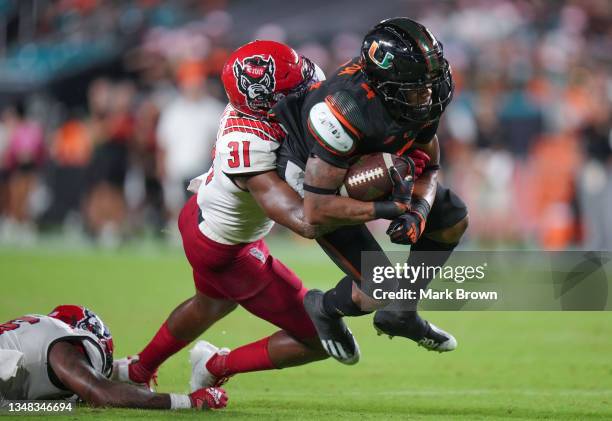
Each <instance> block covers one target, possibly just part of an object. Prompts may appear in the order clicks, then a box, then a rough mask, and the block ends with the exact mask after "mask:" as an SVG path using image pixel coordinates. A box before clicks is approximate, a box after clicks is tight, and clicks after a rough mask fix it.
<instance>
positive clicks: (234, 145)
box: [227, 140, 251, 168]
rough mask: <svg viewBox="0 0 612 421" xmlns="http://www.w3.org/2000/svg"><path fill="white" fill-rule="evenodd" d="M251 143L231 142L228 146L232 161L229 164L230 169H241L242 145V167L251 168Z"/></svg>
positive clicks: (246, 141)
mask: <svg viewBox="0 0 612 421" xmlns="http://www.w3.org/2000/svg"><path fill="white" fill-rule="evenodd" d="M250 143H251V142H249V141H248V140H245V141H243V142H229V143H228V144H227V146H228V147H229V148H230V159H228V161H227V164H228V165H229V167H230V168H238V167H240V165H241V164H240V161H241V159H240V145H242V166H244V167H245V168H246V167H250V166H251V157H250V156H249V145H250Z"/></svg>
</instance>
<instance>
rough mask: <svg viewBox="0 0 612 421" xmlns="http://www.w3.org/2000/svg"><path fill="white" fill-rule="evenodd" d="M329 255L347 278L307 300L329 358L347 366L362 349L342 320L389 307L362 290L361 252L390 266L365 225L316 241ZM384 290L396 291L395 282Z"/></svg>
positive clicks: (309, 296) (346, 228)
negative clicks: (374, 256) (369, 254)
mask: <svg viewBox="0 0 612 421" xmlns="http://www.w3.org/2000/svg"><path fill="white" fill-rule="evenodd" d="M317 241H318V242H319V245H320V246H321V248H323V250H324V251H325V252H326V253H327V255H328V256H329V257H330V258H331V259H332V261H334V263H336V265H337V266H338V267H339V268H340V269H342V271H343V272H344V273H345V274H346V276H345V277H344V278H342V279H341V280H340V282H338V284H337V285H336V286H335V287H334V288H332V289H330V290H328V291H327V292H325V293H323V292H322V291H319V290H311V291H309V292H308V293H307V295H306V297H305V299H304V307H305V309H306V311H307V312H308V315H309V316H310V318H311V320H312V322H313V324H314V325H315V327H316V329H317V333H318V335H319V338H320V340H321V343H322V344H323V346H324V347H325V349H326V350H327V351H328V353H329V355H331V356H333V357H334V358H336V359H337V360H338V361H340V362H342V363H344V364H354V363H355V362H357V361H358V360H359V346H358V345H357V342H356V341H355V339H354V337H353V335H352V333H351V331H350V330H349V329H348V327H347V326H346V325H345V323H344V321H343V320H342V317H343V316H351V317H356V316H362V315H364V314H368V313H369V312H371V311H372V310H375V309H377V308H381V307H383V306H385V305H386V304H387V303H386V302H384V301H377V300H374V299H373V298H372V297H369V296H368V295H367V294H365V293H364V292H363V291H361V289H360V285H361V282H362V281H363V280H364V279H363V276H362V273H361V254H362V251H373V252H378V253H377V258H379V259H381V260H382V261H381V262H380V264H382V265H385V264H389V262H388V260H387V258H386V256H385V255H384V253H383V251H382V249H381V247H380V245H379V244H378V242H377V241H376V239H375V238H374V237H373V236H372V234H371V233H370V231H369V230H368V229H367V227H366V226H365V225H357V226H346V227H341V228H339V229H338V230H336V231H334V232H332V233H329V234H327V235H325V236H324V237H322V238H319V239H318V240H317ZM386 283H387V284H391V285H384V287H385V289H389V290H394V289H395V288H396V286H397V281H396V280H389V281H386Z"/></svg>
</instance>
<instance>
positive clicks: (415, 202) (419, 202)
mask: <svg viewBox="0 0 612 421" xmlns="http://www.w3.org/2000/svg"><path fill="white" fill-rule="evenodd" d="M430 210H431V206H429V203H428V202H427V200H425V199H420V198H418V199H415V198H413V199H412V203H411V204H410V211H411V212H414V213H418V214H419V215H421V217H422V218H423V219H424V220H426V219H427V216H428V215H429V211H430Z"/></svg>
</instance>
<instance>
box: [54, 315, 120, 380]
mask: <svg viewBox="0 0 612 421" xmlns="http://www.w3.org/2000/svg"><path fill="white" fill-rule="evenodd" d="M49 317H53V318H54V319H58V320H61V321H62V322H64V323H66V324H67V325H69V326H72V327H73V328H75V329H82V330H87V331H89V332H91V333H92V334H93V335H94V336H96V338H97V339H98V342H99V344H100V346H101V347H102V351H103V352H104V358H105V361H104V367H105V369H106V370H105V371H106V372H105V373H104V375H106V376H107V377H109V376H110V374H111V370H112V368H113V348H114V347H113V337H112V335H111V333H110V331H109V330H108V328H107V327H106V326H105V325H104V322H102V319H100V317H98V316H97V315H96V314H95V313H94V312H93V311H91V310H89V309H87V308H85V307H82V306H77V305H71V304H67V305H61V306H57V307H55V308H54V309H53V310H52V311H51V313H49Z"/></svg>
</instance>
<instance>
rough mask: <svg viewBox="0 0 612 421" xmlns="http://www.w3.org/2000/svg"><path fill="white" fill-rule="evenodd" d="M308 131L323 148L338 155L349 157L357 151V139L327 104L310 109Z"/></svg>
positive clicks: (321, 103) (318, 104)
mask: <svg viewBox="0 0 612 421" xmlns="http://www.w3.org/2000/svg"><path fill="white" fill-rule="evenodd" d="M308 130H309V131H310V133H311V134H312V135H313V136H314V138H315V139H316V141H317V142H318V143H319V144H320V145H321V146H323V147H324V148H325V149H327V150H328V151H330V152H332V153H334V154H336V155H348V154H350V153H351V152H352V151H353V150H354V149H355V139H354V138H353V136H351V134H350V133H349V132H348V131H347V130H346V129H345V128H344V126H343V125H342V123H341V122H340V121H339V120H338V118H337V117H336V116H335V114H334V112H333V111H332V110H331V107H330V106H329V104H328V103H327V102H319V103H317V104H315V105H314V106H313V107H312V108H311V109H310V112H309V113H308Z"/></svg>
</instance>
